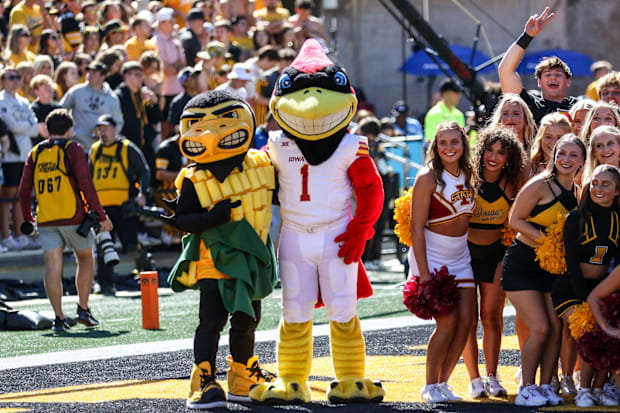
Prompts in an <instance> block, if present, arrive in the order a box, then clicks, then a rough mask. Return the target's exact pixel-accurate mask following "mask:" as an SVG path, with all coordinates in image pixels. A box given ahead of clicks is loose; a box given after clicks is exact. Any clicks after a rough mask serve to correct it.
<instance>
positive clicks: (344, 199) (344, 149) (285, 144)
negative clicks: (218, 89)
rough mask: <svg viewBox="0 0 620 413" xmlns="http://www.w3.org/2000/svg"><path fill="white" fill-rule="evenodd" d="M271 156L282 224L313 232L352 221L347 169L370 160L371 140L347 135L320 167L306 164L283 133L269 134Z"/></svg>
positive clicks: (293, 144) (350, 189)
mask: <svg viewBox="0 0 620 413" xmlns="http://www.w3.org/2000/svg"><path fill="white" fill-rule="evenodd" d="M269 155H270V157H271V161H272V162H273V165H274V166H275V168H276V172H277V177H278V183H279V185H280V187H279V190H278V198H279V200H280V211H281V214H282V224H283V225H284V226H287V227H289V228H291V229H296V230H300V231H308V232H313V231H315V230H324V229H327V228H328V227H332V226H334V225H341V224H343V223H344V224H346V223H348V222H349V220H350V219H351V198H352V196H353V188H352V186H351V181H350V180H349V177H348V174H347V172H348V169H349V167H350V166H351V164H352V163H353V162H354V161H355V160H356V159H357V158H358V157H360V156H368V139H367V138H366V137H363V136H357V135H350V134H346V135H344V137H343V138H342V141H341V142H340V144H339V145H338V148H337V149H336V151H335V152H334V153H333V154H332V156H331V157H330V158H329V159H327V160H326V161H324V162H322V163H321V164H319V165H310V164H309V163H308V162H306V159H305V158H304V156H303V154H302V153H301V151H300V150H299V147H298V146H297V144H296V143H295V141H293V140H292V139H289V138H287V137H286V135H284V133H283V132H282V131H278V132H272V133H270V134H269Z"/></svg>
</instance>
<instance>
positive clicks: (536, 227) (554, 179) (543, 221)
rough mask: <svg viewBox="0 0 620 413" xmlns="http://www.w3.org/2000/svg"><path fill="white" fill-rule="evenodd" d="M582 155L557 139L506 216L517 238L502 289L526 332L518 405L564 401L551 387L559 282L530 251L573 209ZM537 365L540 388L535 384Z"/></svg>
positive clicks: (571, 140)
mask: <svg viewBox="0 0 620 413" xmlns="http://www.w3.org/2000/svg"><path fill="white" fill-rule="evenodd" d="M547 116H549V115H547ZM559 116H563V115H559ZM543 120H544V118H543ZM541 129H543V128H542V127H541ZM585 156H586V149H585V147H584V145H583V142H581V140H579V138H577V136H576V135H574V134H570V135H568V136H564V137H563V138H561V139H560V140H559V141H558V143H557V144H556V145H555V148H554V150H553V154H552V156H551V157H550V160H549V163H548V165H547V167H546V169H545V170H544V172H542V173H541V174H539V175H537V176H535V177H534V178H532V179H530V181H529V182H528V183H526V184H525V186H524V187H523V188H522V189H521V191H520V192H519V195H518V196H517V199H516V200H515V203H514V205H513V209H512V212H511V214H510V218H509V224H510V226H511V227H512V228H513V229H514V230H516V231H518V234H517V237H516V239H515V241H514V242H513V243H512V245H511V246H510V247H509V248H508V250H507V251H506V255H505V256H504V260H503V263H502V288H503V289H504V291H506V295H507V296H508V298H509V299H510V301H511V302H512V304H513V305H514V307H515V308H516V310H517V313H518V314H519V316H520V317H521V318H522V319H523V321H524V322H525V324H526V326H527V328H528V330H529V336H528V337H527V339H526V340H525V342H524V343H523V345H522V347H521V365H522V381H523V385H522V386H520V388H519V394H518V395H517V397H516V399H515V404H516V405H518V406H543V405H545V404H547V403H550V404H552V405H557V404H560V403H562V402H563V399H562V398H560V397H559V396H558V395H557V394H555V392H554V390H553V389H552V387H551V385H550V382H551V377H552V376H553V373H554V371H555V366H556V363H557V360H558V355H559V352H560V342H561V332H562V323H561V321H560V319H558V317H557V316H556V314H555V311H554V308H553V303H552V301H551V287H552V285H553V281H554V280H555V278H557V277H556V276H554V275H553V274H551V273H549V272H547V271H545V270H543V269H542V268H540V266H539V265H538V263H537V262H536V261H535V256H536V254H535V251H534V248H535V247H536V246H537V245H538V242H537V241H539V240H540V239H541V238H542V235H543V230H544V229H545V228H546V227H547V226H549V225H552V224H554V223H555V222H556V220H557V215H558V213H559V214H567V213H568V212H569V211H570V210H572V209H574V208H575V207H576V206H577V199H576V198H575V195H574V188H573V179H574V178H575V175H576V174H577V172H578V171H579V170H580V169H581V167H582V166H583V162H584V159H585ZM539 364H540V366H541V379H540V383H541V385H540V387H538V386H536V384H535V375H536V369H537V367H538V365H539Z"/></svg>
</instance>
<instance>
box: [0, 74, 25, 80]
mask: <svg viewBox="0 0 620 413" xmlns="http://www.w3.org/2000/svg"><path fill="white" fill-rule="evenodd" d="M21 78H22V77H21V76H20V75H6V76H4V79H5V80H19V79H21Z"/></svg>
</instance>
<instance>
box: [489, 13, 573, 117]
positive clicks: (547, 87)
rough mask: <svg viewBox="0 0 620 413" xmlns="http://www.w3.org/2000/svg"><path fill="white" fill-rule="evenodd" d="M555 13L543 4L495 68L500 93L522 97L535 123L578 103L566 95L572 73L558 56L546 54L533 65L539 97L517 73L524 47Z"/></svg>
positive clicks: (566, 110)
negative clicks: (539, 12)
mask: <svg viewBox="0 0 620 413" xmlns="http://www.w3.org/2000/svg"><path fill="white" fill-rule="evenodd" d="M554 16H555V14H554V13H549V7H546V8H545V10H543V12H542V13H541V14H540V15H538V14H535V15H534V16H531V17H530V18H529V20H528V21H527V23H526V24H525V30H524V31H523V34H521V37H519V39H518V40H517V41H516V42H514V43H513V44H512V45H510V47H509V48H508V50H507V51H506V54H505V55H504V58H503V59H502V62H501V63H500V64H499V67H498V72H499V80H500V82H501V85H502V93H516V94H518V95H519V96H521V98H522V99H523V100H524V101H525V103H526V104H527V106H528V107H529V108H530V110H531V111H532V115H533V116H534V120H535V121H536V124H537V125H538V124H539V123H540V120H541V119H542V118H543V116H545V115H546V114H548V113H551V112H558V111H559V112H568V111H569V109H570V108H571V106H573V105H574V104H575V103H576V102H577V98H575V97H573V96H566V90H567V89H568V87H569V86H570V81H571V76H572V73H571V71H570V69H569V67H568V66H567V65H566V63H564V62H563V61H562V60H561V59H559V58H558V57H555V56H553V57H549V58H547V59H544V60H542V61H541V62H540V63H538V65H536V79H537V80H538V87H539V88H540V92H541V95H542V96H536V95H535V94H533V93H531V92H528V91H526V90H525V88H524V87H523V83H522V82H521V78H520V77H519V74H518V73H517V67H518V66H519V63H520V62H521V59H523V55H524V54H525V48H526V47H527V46H528V45H529V43H530V42H531V41H532V39H533V38H534V37H536V35H537V34H538V33H540V31H541V30H542V28H543V27H545V25H546V24H547V23H549V21H551V19H553V17H554Z"/></svg>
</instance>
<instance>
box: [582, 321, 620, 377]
mask: <svg viewBox="0 0 620 413" xmlns="http://www.w3.org/2000/svg"><path fill="white" fill-rule="evenodd" d="M577 349H578V351H579V355H580V356H581V357H582V358H583V359H584V360H585V361H587V362H588V363H589V364H590V365H592V367H594V368H595V369H601V370H612V371H613V370H619V369H620V340H618V339H616V338H613V337H611V336H608V335H607V334H606V333H605V332H604V331H603V330H602V329H601V327H599V325H598V324H596V325H595V326H594V328H593V329H592V331H590V332H587V333H585V334H584V335H583V336H581V338H580V339H579V341H578V343H577Z"/></svg>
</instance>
